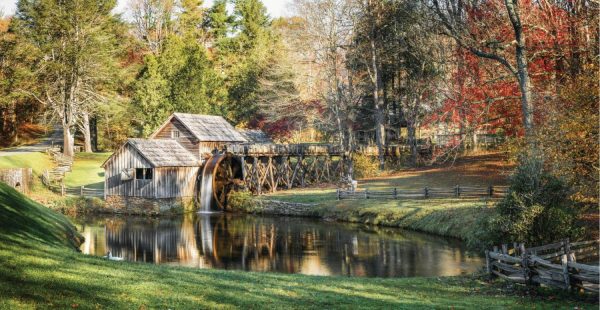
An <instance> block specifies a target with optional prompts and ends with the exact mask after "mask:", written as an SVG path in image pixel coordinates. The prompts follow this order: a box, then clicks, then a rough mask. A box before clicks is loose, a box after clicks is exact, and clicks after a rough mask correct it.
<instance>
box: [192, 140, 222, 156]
mask: <svg viewBox="0 0 600 310" xmlns="http://www.w3.org/2000/svg"><path fill="white" fill-rule="evenodd" d="M226 144H227V143H225V142H212V141H202V142H199V143H198V155H199V156H200V158H204V155H206V154H209V155H210V154H211V153H212V151H213V150H214V149H215V148H217V149H218V150H219V151H220V150H221V149H222V148H223V146H224V145H226Z"/></svg>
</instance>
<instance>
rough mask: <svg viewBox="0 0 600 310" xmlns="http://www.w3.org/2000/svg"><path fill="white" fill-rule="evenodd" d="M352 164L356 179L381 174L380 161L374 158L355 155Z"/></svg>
mask: <svg viewBox="0 0 600 310" xmlns="http://www.w3.org/2000/svg"><path fill="white" fill-rule="evenodd" d="M352 164H353V169H354V178H355V179H361V178H370V177H374V176H378V175H379V173H380V171H379V161H378V160H377V158H376V157H374V156H367V155H362V154H355V155H354V156H353V157H352Z"/></svg>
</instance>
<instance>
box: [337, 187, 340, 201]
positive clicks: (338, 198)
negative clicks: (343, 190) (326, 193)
mask: <svg viewBox="0 0 600 310" xmlns="http://www.w3.org/2000/svg"><path fill="white" fill-rule="evenodd" d="M337 200H340V189H339V188H338V189H337Z"/></svg>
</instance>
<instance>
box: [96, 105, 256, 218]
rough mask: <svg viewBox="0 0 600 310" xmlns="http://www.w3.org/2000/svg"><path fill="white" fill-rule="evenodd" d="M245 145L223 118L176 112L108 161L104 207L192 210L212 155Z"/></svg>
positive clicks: (144, 210)
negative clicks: (230, 146)
mask: <svg viewBox="0 0 600 310" xmlns="http://www.w3.org/2000/svg"><path fill="white" fill-rule="evenodd" d="M245 142H247V139H246V138H245V137H244V135H242V134H241V133H240V132H238V131H237V130H236V129H235V128H234V127H233V126H232V125H231V124H229V123H228V122H227V121H226V120H225V119H224V118H223V117H220V116H212V115H195V114H185V113H174V114H172V115H171V116H170V117H169V118H168V119H167V120H166V121H165V123H164V124H163V125H162V126H160V128H159V129H158V130H157V131H156V132H154V133H153V134H152V135H150V137H149V138H148V139H129V140H128V141H127V142H126V143H125V144H124V145H123V146H121V147H120V148H119V149H118V150H117V151H116V152H115V153H114V154H113V155H112V156H111V157H110V158H108V159H107V160H106V161H105V162H104V164H103V165H102V167H103V168H104V176H105V177H104V193H105V199H106V203H107V205H108V206H110V207H112V208H114V209H117V210H122V211H123V212H128V213H146V214H147V213H163V212H165V211H168V210H171V209H173V208H175V209H176V210H178V211H179V210H180V209H181V208H183V209H187V208H192V207H193V205H194V198H195V197H197V192H196V191H197V181H198V178H199V175H200V174H201V166H202V165H203V164H204V162H205V160H206V159H207V158H209V157H210V155H211V152H212V151H213V150H214V149H221V148H222V147H224V146H225V145H227V144H231V143H245Z"/></svg>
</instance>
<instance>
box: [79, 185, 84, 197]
mask: <svg viewBox="0 0 600 310" xmlns="http://www.w3.org/2000/svg"><path fill="white" fill-rule="evenodd" d="M79 195H80V196H81V197H83V186H82V187H81V188H80V189H79Z"/></svg>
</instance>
